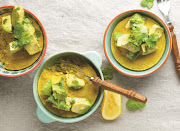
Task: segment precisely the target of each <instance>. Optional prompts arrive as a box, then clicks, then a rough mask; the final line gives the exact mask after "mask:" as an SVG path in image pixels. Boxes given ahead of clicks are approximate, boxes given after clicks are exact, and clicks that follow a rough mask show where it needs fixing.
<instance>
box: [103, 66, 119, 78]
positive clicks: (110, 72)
mask: <svg viewBox="0 0 180 131" xmlns="http://www.w3.org/2000/svg"><path fill="white" fill-rule="evenodd" d="M114 71H116V70H115V69H114V68H113V67H112V66H111V65H108V66H107V67H105V68H104V69H103V70H102V73H103V76H104V80H112V78H113V72H114Z"/></svg>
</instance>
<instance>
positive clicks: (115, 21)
mask: <svg viewBox="0 0 180 131" xmlns="http://www.w3.org/2000/svg"><path fill="white" fill-rule="evenodd" d="M135 13H139V14H142V15H144V16H147V17H150V18H152V19H153V20H155V21H156V22H157V23H158V24H160V25H161V27H163V28H164V33H165V37H166V47H165V51H164V53H163V55H162V57H161V59H160V60H159V61H158V63H157V64H155V65H154V66H153V67H151V68H149V69H147V70H143V71H135V70H130V69H127V68H125V67H124V66H122V65H121V64H119V63H118V61H116V59H115V57H114V56H113V53H112V51H111V35H112V32H113V30H114V28H115V27H116V26H117V24H118V23H119V22H120V21H122V20H123V19H125V18H127V17H129V16H132V15H133V14H135ZM103 44H104V52H105V55H106V58H107V59H108V61H109V62H110V64H111V65H112V66H113V67H114V68H115V69H116V70H117V71H119V72H120V73H122V74H124V75H127V76H131V77H144V76H148V75H150V74H152V73H154V72H156V71H157V70H158V69H160V68H161V67H162V66H163V65H164V63H165V62H166V60H167V58H168V56H169V54H170V52H171V46H172V39H171V34H170V31H169V29H168V27H167V25H166V24H165V23H164V22H163V21H162V20H161V19H160V18H159V17H158V16H157V15H155V14H153V13H151V12H149V11H146V10H141V9H136V10H129V11H126V12H123V13H121V14H119V15H117V16H116V17H115V18H114V19H113V20H112V21H111V22H110V23H109V25H108V27H107V29H106V31H105V34H104V42H103Z"/></svg>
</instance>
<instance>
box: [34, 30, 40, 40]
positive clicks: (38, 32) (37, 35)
mask: <svg viewBox="0 0 180 131" xmlns="http://www.w3.org/2000/svg"><path fill="white" fill-rule="evenodd" d="M35 33H36V37H37V38H39V37H41V32H40V31H39V30H38V29H35Z"/></svg>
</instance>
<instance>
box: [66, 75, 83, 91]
mask: <svg viewBox="0 0 180 131" xmlns="http://www.w3.org/2000/svg"><path fill="white" fill-rule="evenodd" d="M66 82H67V86H68V87H69V88H74V89H80V88H82V87H84V86H85V82H84V80H83V79H79V78H77V77H75V75H73V74H66Z"/></svg>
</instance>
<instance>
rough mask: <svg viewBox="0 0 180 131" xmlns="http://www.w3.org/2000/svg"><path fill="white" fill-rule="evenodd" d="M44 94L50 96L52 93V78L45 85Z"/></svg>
mask: <svg viewBox="0 0 180 131" xmlns="http://www.w3.org/2000/svg"><path fill="white" fill-rule="evenodd" d="M42 94H44V95H48V96H50V95H51V94H52V81H51V79H49V80H48V82H47V83H46V84H45V85H44V86H43V88H42Z"/></svg>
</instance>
